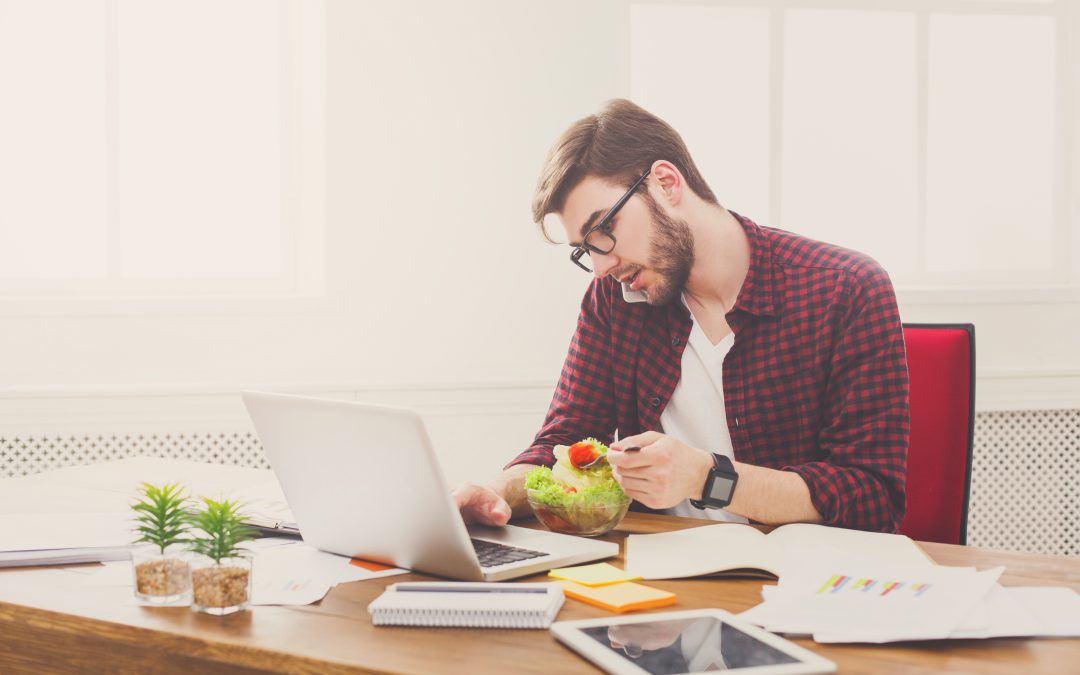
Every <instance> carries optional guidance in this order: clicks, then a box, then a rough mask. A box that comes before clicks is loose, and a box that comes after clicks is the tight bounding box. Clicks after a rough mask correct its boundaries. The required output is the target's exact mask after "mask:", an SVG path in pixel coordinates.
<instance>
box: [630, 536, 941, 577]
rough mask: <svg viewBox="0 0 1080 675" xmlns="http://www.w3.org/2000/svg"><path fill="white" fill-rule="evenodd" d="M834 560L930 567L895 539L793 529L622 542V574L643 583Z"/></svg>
mask: <svg viewBox="0 0 1080 675" xmlns="http://www.w3.org/2000/svg"><path fill="white" fill-rule="evenodd" d="M832 560H838V561H842V562H844V563H851V562H884V563H892V564H896V565H933V564H934V563H933V562H932V561H931V560H930V558H929V557H927V555H926V554H925V553H923V550H922V549H921V548H919V546H918V545H917V544H916V543H915V542H913V541H912V540H911V539H909V538H908V537H905V536H903V535H899V534H881V533H878V532H862V531H860V530H845V529H842V528H839V527H827V526H825V525H808V524H803V523H796V524H792V525H784V526H782V527H778V528H776V529H775V530H773V531H772V532H770V533H769V534H764V533H763V532H761V531H760V530H758V529H756V528H754V527H751V526H749V525H739V524H735V523H725V524H719V525H706V526H704V527H693V528H690V529H686V530H679V531H677V532H664V533H662V534H633V535H630V536H629V537H627V539H626V570H627V571H628V572H632V573H633V574H637V575H640V576H642V577H643V578H645V579H674V578H678V577H696V576H702V575H706V574H718V573H722V572H726V573H732V574H754V573H757V574H761V573H766V574H771V575H774V576H777V577H779V576H780V575H781V573H782V571H783V569H784V567H786V566H788V565H796V566H797V565H799V564H803V563H806V562H809V561H814V562H819V561H820V562H825V561H832Z"/></svg>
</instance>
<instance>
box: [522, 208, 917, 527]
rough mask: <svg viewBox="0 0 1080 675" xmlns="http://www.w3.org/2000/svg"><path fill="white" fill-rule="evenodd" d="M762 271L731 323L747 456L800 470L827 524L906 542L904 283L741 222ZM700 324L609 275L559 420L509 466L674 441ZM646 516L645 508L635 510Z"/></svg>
mask: <svg viewBox="0 0 1080 675" xmlns="http://www.w3.org/2000/svg"><path fill="white" fill-rule="evenodd" d="M737 217H738V219H739V222H740V223H742V226H743V228H744V229H745V231H746V236H747V238H748V239H749V243H750V269H749V271H748V273H747V276H746V279H745V281H744V282H743V286H742V290H741V291H740V292H739V297H738V299H737V301H736V303H735V306H734V308H732V310H731V311H730V312H728V314H727V321H728V325H729V326H731V329H732V330H733V331H734V332H735V335H736V340H735V346H734V347H733V348H732V349H731V351H730V352H729V353H728V355H727V358H726V360H725V361H724V373H723V382H724V404H725V407H726V409H727V422H728V428H729V429H730V432H731V442H732V445H733V446H734V450H735V458H736V459H737V460H739V461H741V462H745V463H747V464H753V465H757V466H765V467H771V468H774V469H782V470H785V471H794V472H796V473H798V474H799V475H800V476H802V477H803V479H804V480H805V481H806V484H807V485H808V486H809V488H810V497H811V500H812V501H813V504H814V507H815V508H816V509H817V510H818V512H819V513H820V514H821V515H822V516H823V517H824V520H825V523H826V524H829V525H838V526H842V527H851V528H858V529H865V530H879V531H886V532H891V531H896V529H897V528H898V527H899V524H900V521H901V520H902V519H903V516H904V508H905V499H904V480H905V475H906V466H907V448H908V424H909V420H908V375H907V360H906V356H905V352H904V337H903V331H902V328H901V324H900V317H899V312H898V311H897V307H896V298H895V295H894V293H893V288H892V283H891V282H890V281H889V277H888V275H887V274H886V273H885V271H884V270H883V269H882V268H881V267H880V266H878V264H877V263H875V262H874V261H873V260H871V259H869V258H868V257H866V256H863V255H861V254H858V253H855V252H853V251H849V250H846V249H842V248H838V247H835V246H831V245H828V244H823V243H821V242H816V241H812V240H810V239H805V238H803V237H799V236H797V235H794V234H791V233H789V232H784V231H782V230H776V229H772V228H766V227H759V226H757V225H755V224H754V223H753V222H751V221H750V220H748V219H746V218H743V217H742V216H737ZM692 325H693V318H692V317H691V315H690V313H689V311H688V310H687V309H686V307H685V306H683V304H682V303H680V302H673V303H670V304H668V305H665V306H660V307H654V306H652V305H648V304H645V303H627V302H626V301H624V300H623V298H622V291H621V287H620V286H619V284H618V282H617V281H616V280H615V279H612V278H610V277H608V278H603V279H594V280H593V282H592V284H590V286H589V288H588V290H587V291H586V293H585V298H584V300H583V302H582V305H581V315H580V316H579V318H578V324H577V330H576V332H575V333H574V337H573V339H572V340H571V342H570V350H569V353H568V354H567V357H566V362H565V363H564V365H563V370H562V375H561V376H560V378H559V383H558V385H557V386H556V388H555V395H554V398H553V399H552V401H551V407H550V408H549V410H548V413H547V418H546V419H545V421H544V425H543V426H542V427H541V429H540V432H539V433H538V434H537V435H536V439H535V440H534V441H533V444H532V445H531V446H530V447H529V448H528V449H527V450H525V451H524V452H522V453H521V454H520V455H518V456H517V457H516V458H515V459H514V460H513V461H512V462H510V464H508V465H507V466H508V467H509V466H513V465H514V464H521V463H528V464H541V465H546V466H551V465H552V464H553V463H554V461H555V460H554V456H553V455H552V452H551V450H552V447H553V446H554V445H556V444H563V445H569V444H571V443H574V442H576V441H579V440H581V439H582V438H586V437H588V436H594V437H596V438H597V439H599V440H601V441H603V442H605V443H609V442H611V441H612V440H613V439H614V437H615V435H616V434H618V436H619V437H626V436H630V435H633V434H638V433H641V432H644V431H648V430H657V431H662V429H661V425H660V413H661V412H662V411H663V410H664V407H665V406H666V405H667V403H668V401H669V400H670V399H671V395H672V392H674V390H675V385H676V384H677V383H678V381H679V377H680V372H681V366H682V352H683V349H684V348H685V347H686V341H687V338H688V337H689V335H690V329H691V327H692ZM636 506H639V507H640V505H636Z"/></svg>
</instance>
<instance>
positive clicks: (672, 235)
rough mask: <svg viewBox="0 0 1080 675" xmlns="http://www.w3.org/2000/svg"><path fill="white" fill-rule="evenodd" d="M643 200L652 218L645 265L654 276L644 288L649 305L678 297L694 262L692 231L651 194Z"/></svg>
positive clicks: (646, 195) (666, 301) (661, 303)
mask: <svg viewBox="0 0 1080 675" xmlns="http://www.w3.org/2000/svg"><path fill="white" fill-rule="evenodd" d="M644 196H645V202H646V203H647V204H648V205H649V213H650V214H651V215H652V219H653V237H652V239H651V240H650V241H649V267H651V268H652V269H653V271H654V272H656V274H657V276H658V279H657V280H656V281H655V282H653V284H652V287H651V288H649V289H648V291H646V293H645V295H646V297H647V298H648V302H649V304H650V305H666V304H668V303H670V302H672V301H674V300H675V299H676V298H678V297H679V296H680V295H681V294H682V291H683V288H685V287H686V280H687V279H689V278H690V268H691V267H693V266H694V233H693V232H691V231H690V225H689V223H687V222H686V221H685V220H677V219H675V218H672V217H671V216H669V215H668V214H666V213H665V212H664V210H663V209H662V208H661V207H660V205H659V204H658V203H656V200H654V199H653V198H652V195H650V194H648V193H646V194H645V195H644Z"/></svg>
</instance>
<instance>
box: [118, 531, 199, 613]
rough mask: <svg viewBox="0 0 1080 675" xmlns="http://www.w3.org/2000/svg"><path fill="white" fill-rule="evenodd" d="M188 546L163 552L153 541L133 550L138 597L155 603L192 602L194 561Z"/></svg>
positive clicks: (134, 576)
mask: <svg viewBox="0 0 1080 675" xmlns="http://www.w3.org/2000/svg"><path fill="white" fill-rule="evenodd" d="M189 558H190V556H189V555H188V553H187V551H186V549H184V548H183V547H181V546H170V547H168V548H166V549H165V552H164V553H162V552H161V549H160V548H158V547H157V546H154V545H153V544H146V545H143V546H136V547H134V548H133V549H131V570H132V575H133V578H134V584H135V597H136V598H138V599H140V600H142V601H144V602H149V603H152V604H155V605H163V606H169V605H172V606H175V605H186V604H188V603H190V602H191V563H190V561H189Z"/></svg>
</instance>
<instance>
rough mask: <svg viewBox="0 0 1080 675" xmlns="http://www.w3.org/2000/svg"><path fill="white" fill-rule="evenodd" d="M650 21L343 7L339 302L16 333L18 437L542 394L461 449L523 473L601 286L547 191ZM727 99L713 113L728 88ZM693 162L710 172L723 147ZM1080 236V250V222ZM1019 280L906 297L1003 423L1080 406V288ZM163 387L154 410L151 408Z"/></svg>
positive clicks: (335, 80)
mask: <svg viewBox="0 0 1080 675" xmlns="http://www.w3.org/2000/svg"><path fill="white" fill-rule="evenodd" d="M628 26H629V6H628V3H627V2H626V1H625V0H590V1H589V2H580V1H576V0H529V1H526V0H512V1H502V2H499V1H495V0H463V1H461V2H456V3H442V2H427V1H421V0H414V1H412V2H384V3H376V2H354V1H349V0H329V1H328V2H327V30H328V34H327V44H328V51H327V69H328V79H327V97H328V98H327V119H326V131H327V150H326V152H327V157H326V177H327V185H326V188H327V193H326V197H327V202H326V220H327V222H326V247H327V268H326V275H327V297H326V298H325V299H323V300H322V301H317V302H313V303H308V304H302V305H300V306H299V309H298V308H297V306H296V305H293V304H289V303H285V302H282V303H274V302H263V301H258V302H256V301H251V302H250V303H248V304H245V303H244V302H243V301H237V303H236V304H234V305H233V307H234V308H239V309H236V310H235V311H229V312H213V311H206V312H202V313H197V314H194V313H186V312H183V311H179V310H175V309H168V308H167V307H166V306H164V305H162V306H160V307H155V306H153V305H151V306H149V307H147V304H146V303H145V302H144V303H142V304H141V305H139V306H138V307H139V308H140V309H135V310H129V311H126V312H124V311H119V312H113V311H102V312H100V313H86V312H79V313H72V314H65V313H58V314H57V313H54V314H48V313H46V314H35V313H33V312H26V311H22V312H12V313H8V314H6V315H0V322H2V323H0V325H2V330H0V354H4V355H5V356H4V358H3V359H0V436H3V435H11V434H13V433H32V432H37V431H41V430H45V431H48V430H50V429H53V428H58V427H63V428H72V427H71V420H72V419H81V420H84V422H85V423H86V428H89V427H95V428H101V427H111V428H117V427H119V426H124V425H127V426H135V427H138V426H140V425H157V426H162V425H164V426H168V425H169V424H171V423H172V421H174V420H181V421H182V422H183V423H184V424H190V423H192V422H193V420H192V417H198V418H199V419H206V420H207V421H208V424H209V423H210V422H211V421H213V424H214V425H220V424H224V423H229V424H237V425H243V424H245V423H246V422H245V421H244V417H243V413H242V410H241V409H240V407H239V405H238V401H237V399H236V398H235V397H234V396H233V395H232V392H235V391H238V390H239V389H242V388H245V387H264V386H270V387H285V388H289V389H293V390H296V389H300V390H304V389H310V390H318V391H339V392H341V391H344V392H355V391H367V392H375V393H374V394H373V395H375V396H382V395H381V394H379V393H378V392H380V391H385V387H386V386H389V385H394V386H397V387H404V388H405V390H413V391H414V392H417V393H414V394H413V395H405V396H404V397H403V398H404V399H406V402H407V401H408V400H416V401H418V402H419V404H421V405H422V404H424V401H427V400H430V396H429V395H428V394H425V393H424V392H427V391H428V390H430V389H431V387H430V385H432V384H439V383H443V384H449V385H450V389H449V391H458V390H462V391H464V390H468V387H469V386H471V385H472V384H475V383H484V384H486V386H488V387H489V388H493V389H494V390H496V391H497V390H498V388H499V387H500V386H501V385H508V386H511V387H512V388H513V387H516V388H517V389H518V390H526V391H528V392H529V393H528V395H527V396H526V398H527V399H528V400H529V401H530V406H534V407H535V410H534V412H532V413H531V414H530V413H526V412H523V410H522V409H521V408H520V407H519V408H515V411H514V412H513V415H515V417H514V418H513V419H514V421H513V423H512V424H505V423H502V422H492V423H491V427H492V428H497V429H498V432H497V433H498V435H499V437H498V438H480V440H478V441H477V443H476V445H475V446H473V447H462V445H464V443H463V442H462V439H464V438H465V437H467V435H468V434H466V433H464V432H463V431H462V430H460V429H459V430H456V431H453V432H450V431H446V432H445V433H443V434H442V437H444V438H446V439H451V440H452V441H453V445H454V446H455V447H453V448H447V449H446V450H445V451H444V452H447V453H448V454H449V453H471V455H472V457H473V459H472V460H471V462H472V463H471V466H474V467H477V468H478V467H481V466H485V465H487V464H489V463H490V464H492V465H494V464H495V463H496V462H497V460H498V459H500V458H504V457H508V456H510V455H512V454H513V453H514V452H516V451H517V450H518V449H519V448H521V447H523V446H524V445H526V444H527V443H528V441H529V440H530V438H531V434H532V432H533V431H534V430H535V424H536V422H537V421H538V420H539V418H540V417H541V416H542V414H543V401H544V400H545V399H546V397H547V392H549V391H550V387H551V386H552V385H553V383H554V380H555V377H556V376H557V374H558V369H559V366H560V364H561V361H562V358H563V355H564V353H565V350H566V346H567V341H568V338H569V336H570V333H571V330H572V328H573V323H574V319H575V317H576V312H577V306H578V302H579V299H580V294H581V290H582V289H583V287H584V286H585V284H586V283H587V281H588V279H587V277H586V276H585V275H584V274H582V273H580V272H578V271H575V269H574V268H573V267H572V266H571V265H570V263H569V262H568V261H567V259H566V258H567V249H566V248H565V247H553V246H549V245H547V244H545V243H543V241H542V240H541V238H540V237H539V235H538V234H537V232H536V231H535V228H534V227H533V225H532V224H531V222H530V221H531V218H530V214H529V205H530V198H531V194H532V189H533V186H534V183H535V180H536V176H537V173H538V170H539V167H540V164H541V162H542V160H543V158H544V155H545V153H546V151H547V149H548V147H549V145H550V143H551V141H552V140H553V139H554V138H555V136H556V135H557V134H558V133H559V132H561V131H562V130H563V129H564V128H565V127H566V126H567V125H568V124H569V123H571V122H572V121H573V120H575V119H577V118H579V117H581V116H583V115H585V114H587V113H589V112H591V111H593V110H594V109H595V108H596V107H597V106H598V105H599V104H600V103H601V102H602V101H604V100H606V99H608V98H612V97H616V96H625V95H627V94H628V91H629V71H628V63H627V61H628V59H627V55H628V52H629V46H628V39H629V35H628ZM242 39H243V38H242V36H240V37H238V42H239V44H242ZM707 84H708V86H707V87H705V88H704V89H703V92H702V96H710V95H713V94H712V93H711V92H712V91H714V90H715V89H717V88H722V86H723V83H707ZM1076 136H1078V137H1080V133H1077V134H1076ZM692 150H693V151H694V152H695V154H697V155H699V157H701V161H702V163H705V162H715V161H716V159H715V157H716V156H718V155H719V156H722V153H723V148H713V147H695V148H692ZM822 160H823V165H822V167H821V171H822V172H827V171H828V170H829V168H828V164H827V161H828V158H827V157H823V158H822ZM714 189H715V191H716V192H717V194H718V196H719V197H720V199H721V201H722V202H725V203H727V200H725V198H724V194H725V191H724V186H723V185H715V186H714ZM1072 199H1073V200H1074V201H1075V200H1076V199H1077V197H1076V195H1075V194H1074V195H1073V196H1072ZM728 205H729V206H731V207H732V208H735V209H736V210H738V208H739V205H738V204H734V203H732V204H728ZM1074 212H1078V213H1080V209H1074ZM748 215H751V216H757V215H758V214H748ZM759 219H760V220H761V221H765V220H766V216H765V214H761V215H760V216H759ZM764 224H767V223H764ZM797 225H798V224H797V223H785V226H786V227H788V228H790V229H796V230H797V229H798V227H797ZM1022 227H1023V226H1022V224H1019V223H1018V224H1017V225H1016V228H1017V233H1018V236H1021V233H1022ZM1071 232H1072V234H1073V237H1074V239H1073V241H1074V244H1072V245H1076V244H1075V242H1076V241H1080V226H1078V225H1077V224H1076V223H1074V224H1073V226H1072V229H1071ZM841 243H842V242H841ZM57 245H58V246H62V245H63V243H62V242H58V244H57ZM1074 272H1075V270H1074ZM1073 278H1074V279H1075V278H1078V275H1076V274H1074V275H1073ZM1001 284H1002V288H1001V289H999V290H998V291H991V292H986V293H983V294H982V295H981V296H979V297H981V298H982V300H981V301H979V302H972V301H971V300H970V297H971V296H968V295H963V294H955V293H954V294H951V295H950V294H945V295H941V294H935V293H932V292H926V291H921V290H917V289H913V290H910V291H908V290H903V289H902V290H901V293H900V299H901V304H902V310H903V315H904V318H905V320H908V321H972V322H974V323H975V324H976V326H977V329H978V341H979V342H978V357H979V373H980V379H981V382H980V396H981V407H982V408H983V409H992V408H995V407H996V408H1016V409H1023V408H1025V407H1035V408H1038V407H1080V350H1078V349H1077V348H1076V343H1077V340H1076V337H1075V336H1076V335H1077V334H1078V333H1080V294H1077V293H1075V292H1072V291H1066V292H1057V293H1048V294H1038V293H1032V292H1030V291H1024V292H1021V293H1017V294H1013V295H1012V296H1011V299H1010V293H1009V286H1010V284H1009V280H1008V279H1002V280H1001ZM444 391H446V390H444ZM144 393H152V394H156V397H155V398H152V399H145V400H143V401H142V402H141V403H138V404H135V403H133V402H132V401H133V400H134V399H132V398H131V397H132V396H139V395H141V394H144ZM496 398H497V396H496ZM193 399H197V400H199V401H201V403H198V404H193V403H191V401H192V400H193ZM102 401H105V402H106V403H104V404H103V403H102ZM148 401H149V402H148ZM470 410H471V411H472V412H470V413H469V415H468V416H467V417H466V418H463V419H464V420H466V421H464V422H462V424H467V425H468V429H467V431H468V432H469V434H473V435H475V436H476V437H483V436H484V435H485V433H486V432H487V429H488V425H487V424H485V421H484V419H483V416H484V414H485V412H484V411H491V413H492V414H493V415H498V414H501V413H500V412H499V411H500V410H502V411H503V412H505V410H504V407H502V406H501V404H499V403H497V402H496V403H494V404H492V405H491V406H487V404H486V403H481V404H479V407H473V408H471V409H470ZM192 411H196V412H192ZM73 416H74V417H73ZM72 430H74V429H72ZM437 436H438V434H437ZM436 440H438V438H437V439H436Z"/></svg>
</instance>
